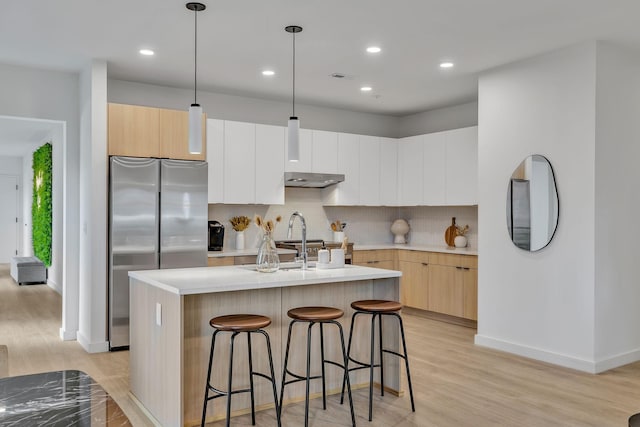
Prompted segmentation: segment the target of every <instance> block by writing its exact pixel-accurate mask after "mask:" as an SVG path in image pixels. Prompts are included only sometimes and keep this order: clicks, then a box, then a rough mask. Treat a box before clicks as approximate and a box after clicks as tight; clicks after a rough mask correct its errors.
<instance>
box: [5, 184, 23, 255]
mask: <svg viewBox="0 0 640 427" xmlns="http://www.w3.org/2000/svg"><path fill="white" fill-rule="evenodd" d="M0 200H2V203H0V264H6V263H9V262H11V258H12V257H14V256H16V255H18V218H19V217H20V215H19V212H18V177H17V176H15V175H0Z"/></svg>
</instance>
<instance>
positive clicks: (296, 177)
mask: <svg viewBox="0 0 640 427" xmlns="http://www.w3.org/2000/svg"><path fill="white" fill-rule="evenodd" d="M342 181H344V175H342V174H335V173H308V172H285V173H284V186H285V187H305V188H325V187H328V186H330V185H335V184H337V183H339V182H342Z"/></svg>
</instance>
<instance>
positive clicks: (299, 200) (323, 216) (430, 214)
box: [209, 188, 478, 249]
mask: <svg viewBox="0 0 640 427" xmlns="http://www.w3.org/2000/svg"><path fill="white" fill-rule="evenodd" d="M294 211H300V212H302V214H303V215H304V216H305V220H306V223H307V238H308V239H323V240H327V241H331V240H332V239H333V232H332V231H331V229H330V228H329V227H330V224H331V223H332V222H334V221H336V220H340V221H341V222H346V223H347V226H346V228H345V235H346V236H347V237H348V238H349V240H350V241H352V242H354V243H356V244H361V245H364V244H376V243H378V244H379V243H392V242H393V234H392V233H391V230H390V229H391V224H392V222H393V221H394V220H396V219H398V218H404V219H406V220H408V221H409V224H410V226H411V231H410V233H409V243H411V244H414V245H426V246H444V245H445V242H444V231H445V230H446V228H447V227H448V226H449V225H451V217H452V216H455V217H456V222H457V223H458V224H460V225H464V224H469V226H470V228H471V230H470V232H469V234H468V237H469V246H470V247H472V248H476V247H477V246H476V245H477V228H478V227H477V223H478V220H477V217H478V214H477V207H475V206H448V207H431V206H423V207H411V208H406V207H404V208H396V207H360V206H325V207H323V206H322V191H321V190H319V189H313V188H305V189H301V188H286V189H285V204H284V205H274V206H266V205H222V204H215V205H209V220H217V221H219V222H221V223H222V225H224V227H225V236H224V248H225V249H235V247H236V246H235V236H236V232H235V231H233V228H231V224H230V223H229V219H230V218H231V217H233V216H240V215H245V216H248V217H249V218H251V219H253V218H254V217H255V215H262V216H263V217H266V218H268V219H275V218H276V217H277V216H278V215H282V220H283V222H282V223H280V224H279V225H278V226H277V228H276V231H275V233H274V237H275V239H276V240H281V239H286V233H287V224H288V221H289V217H290V216H291V214H292V213H293V212H294ZM293 238H294V239H300V238H301V231H300V224H298V223H297V221H296V224H295V225H294V233H293ZM260 239H261V233H260V231H259V230H258V228H257V227H256V226H254V225H251V226H250V227H249V229H248V230H247V231H246V232H245V244H246V247H254V248H256V247H258V246H259V244H260Z"/></svg>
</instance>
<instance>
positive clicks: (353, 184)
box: [322, 133, 360, 206]
mask: <svg viewBox="0 0 640 427" xmlns="http://www.w3.org/2000/svg"><path fill="white" fill-rule="evenodd" d="M337 172H338V173H341V174H344V181H343V182H341V183H340V184H337V185H332V186H329V187H327V188H325V189H324V190H323V192H322V193H323V199H324V204H325V205H333V206H348V205H358V204H359V202H360V136H359V135H354V134H351V133H339V134H338V171H337Z"/></svg>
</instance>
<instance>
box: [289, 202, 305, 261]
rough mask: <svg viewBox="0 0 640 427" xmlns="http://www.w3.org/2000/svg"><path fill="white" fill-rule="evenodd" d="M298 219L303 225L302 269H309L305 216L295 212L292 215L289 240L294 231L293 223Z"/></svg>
mask: <svg viewBox="0 0 640 427" xmlns="http://www.w3.org/2000/svg"><path fill="white" fill-rule="evenodd" d="M296 217H298V218H300V222H301V223H302V257H301V258H302V269H303V270H306V269H307V222H306V221H305V220H304V216H303V215H302V214H301V213H300V212H298V211H295V212H294V213H292V214H291V218H289V228H288V229H287V239H291V232H292V231H293V221H294V220H295V219H296Z"/></svg>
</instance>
